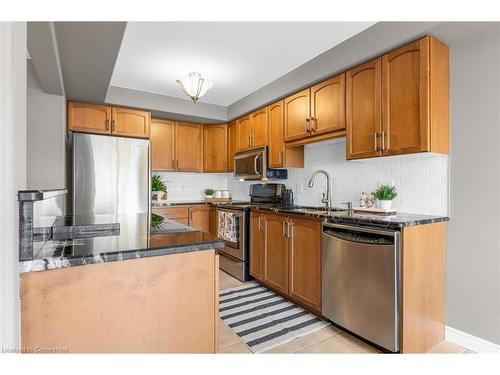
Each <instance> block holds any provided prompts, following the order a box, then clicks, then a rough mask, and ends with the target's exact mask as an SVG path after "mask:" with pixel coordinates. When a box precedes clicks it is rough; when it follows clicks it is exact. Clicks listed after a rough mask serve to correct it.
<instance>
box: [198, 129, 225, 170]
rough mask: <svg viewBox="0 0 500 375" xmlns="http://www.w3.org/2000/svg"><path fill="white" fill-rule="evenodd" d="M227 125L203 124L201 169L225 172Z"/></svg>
mask: <svg viewBox="0 0 500 375" xmlns="http://www.w3.org/2000/svg"><path fill="white" fill-rule="evenodd" d="M226 148H227V126H226V125H225V124H220V125H205V126H203V171H204V172H226V166H227V149H226Z"/></svg>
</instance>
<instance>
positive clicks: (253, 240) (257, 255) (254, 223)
mask: <svg viewBox="0 0 500 375" xmlns="http://www.w3.org/2000/svg"><path fill="white" fill-rule="evenodd" d="M263 219H264V218H263V215H262V214H260V213H258V212H250V275H252V276H253V277H255V278H256V279H257V280H259V281H263V280H264V273H263V267H264V259H263V256H264V236H263V233H264V231H263V223H262V222H263Z"/></svg>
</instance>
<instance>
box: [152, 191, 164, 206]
mask: <svg viewBox="0 0 500 375" xmlns="http://www.w3.org/2000/svg"><path fill="white" fill-rule="evenodd" d="M167 197H168V196H167V193H166V192H165V191H152V192H151V201H152V202H153V203H154V204H164V203H166V202H167Z"/></svg>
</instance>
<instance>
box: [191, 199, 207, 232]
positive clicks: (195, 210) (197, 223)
mask: <svg viewBox="0 0 500 375" xmlns="http://www.w3.org/2000/svg"><path fill="white" fill-rule="evenodd" d="M189 226H190V227H191V228H193V229H196V230H199V231H201V232H205V233H210V207H209V206H206V205H198V206H191V207H189Z"/></svg>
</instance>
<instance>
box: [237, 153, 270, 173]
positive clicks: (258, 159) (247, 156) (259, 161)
mask: <svg viewBox="0 0 500 375" xmlns="http://www.w3.org/2000/svg"><path fill="white" fill-rule="evenodd" d="M266 170H267V157H266V148H265V147H263V148H259V149H255V150H250V151H244V152H240V153H237V154H236V155H235V156H234V177H235V178H239V179H241V180H263V179H265V178H266V175H267V172H266Z"/></svg>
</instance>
